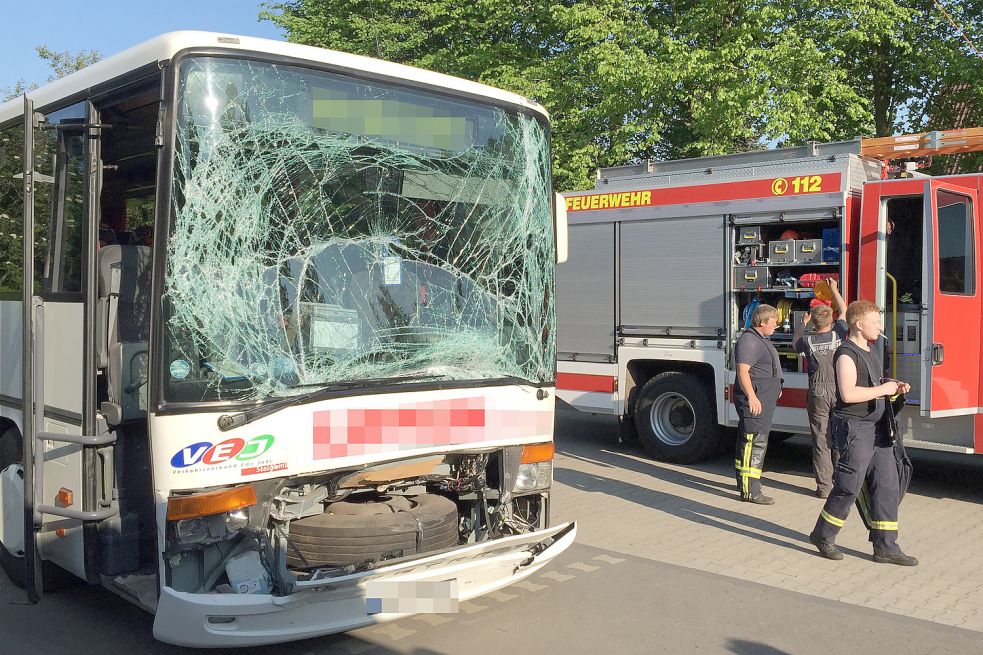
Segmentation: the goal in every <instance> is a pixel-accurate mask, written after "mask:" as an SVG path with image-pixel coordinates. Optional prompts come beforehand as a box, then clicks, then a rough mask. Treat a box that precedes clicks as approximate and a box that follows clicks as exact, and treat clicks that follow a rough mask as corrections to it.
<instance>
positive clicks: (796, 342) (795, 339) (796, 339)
mask: <svg viewBox="0 0 983 655" xmlns="http://www.w3.org/2000/svg"><path fill="white" fill-rule="evenodd" d="M811 320H812V313H811V312H806V315H805V316H803V317H802V322H801V323H796V324H795V333H794V334H792V347H793V348H795V349H796V350H797V351H799V352H805V344H804V343H803V341H802V337H803V336H805V333H806V327H807V326H808V325H809V321H811Z"/></svg>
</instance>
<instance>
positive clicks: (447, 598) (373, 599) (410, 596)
mask: <svg viewBox="0 0 983 655" xmlns="http://www.w3.org/2000/svg"><path fill="white" fill-rule="evenodd" d="M365 611H366V613H368V614H390V613H396V614H409V613H414V614H435V613H441V614H443V613H454V612H457V580H438V581H424V580H370V581H368V582H366V583H365Z"/></svg>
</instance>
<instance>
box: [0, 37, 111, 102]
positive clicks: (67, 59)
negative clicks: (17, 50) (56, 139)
mask: <svg viewBox="0 0 983 655" xmlns="http://www.w3.org/2000/svg"><path fill="white" fill-rule="evenodd" d="M34 51H35V52H36V53H37V55H38V57H39V58H40V59H41V60H42V61H44V62H46V63H47V64H48V68H50V69H51V74H50V75H49V76H48V81H49V82H54V81H55V80H57V79H59V78H62V77H65V76H66V75H70V74H71V73H74V72H75V71H77V70H81V69H83V68H85V67H86V66H89V65H91V64H94V63H96V62H97V61H99V60H100V59H101V58H102V56H101V55H100V54H99V53H98V52H96V51H95V50H79V51H78V52H71V51H69V50H65V51H62V52H58V51H57V50H52V49H51V48H49V47H48V46H44V45H39V46H36V47H35V48H34ZM36 88H38V85H37V84H36V83H28V82H27V81H26V80H23V79H20V80H17V81H16V82H14V83H13V84H12V85H11V86H9V87H4V88H3V89H0V97H2V98H3V100H10V99H11V98H16V97H17V96H19V95H23V94H24V93H26V92H27V91H32V90H34V89H36Z"/></svg>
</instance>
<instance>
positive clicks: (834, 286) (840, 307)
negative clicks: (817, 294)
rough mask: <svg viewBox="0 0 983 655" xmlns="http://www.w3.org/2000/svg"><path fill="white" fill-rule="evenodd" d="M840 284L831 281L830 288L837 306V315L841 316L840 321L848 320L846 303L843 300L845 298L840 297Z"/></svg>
mask: <svg viewBox="0 0 983 655" xmlns="http://www.w3.org/2000/svg"><path fill="white" fill-rule="evenodd" d="M839 286H840V284H839V283H838V282H837V281H836V280H834V279H830V280H829V288H830V290H832V292H833V303H834V304H835V305H836V313H837V314H839V317H840V319H842V320H844V321H845V320H846V301H845V300H843V296H841V295H840V289H839Z"/></svg>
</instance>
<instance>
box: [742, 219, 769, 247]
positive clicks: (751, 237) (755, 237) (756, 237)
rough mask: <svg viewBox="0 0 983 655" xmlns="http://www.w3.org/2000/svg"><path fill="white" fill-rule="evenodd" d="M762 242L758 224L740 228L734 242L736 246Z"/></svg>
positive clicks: (755, 244) (753, 244) (754, 244)
mask: <svg viewBox="0 0 983 655" xmlns="http://www.w3.org/2000/svg"><path fill="white" fill-rule="evenodd" d="M762 243H763V242H762V241H761V226H760V225H747V226H744V227H742V228H741V229H740V233H739V234H738V236H737V244H736V245H737V247H738V248H739V247H741V246H759V245H761V244H762Z"/></svg>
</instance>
